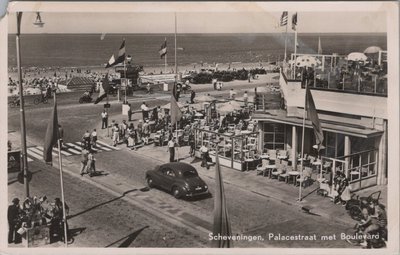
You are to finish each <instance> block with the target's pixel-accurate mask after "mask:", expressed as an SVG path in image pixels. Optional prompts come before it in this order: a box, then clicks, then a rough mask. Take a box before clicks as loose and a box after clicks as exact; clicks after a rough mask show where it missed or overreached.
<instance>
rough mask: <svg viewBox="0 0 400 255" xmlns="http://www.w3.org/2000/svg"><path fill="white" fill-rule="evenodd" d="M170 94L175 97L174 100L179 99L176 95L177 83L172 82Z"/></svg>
mask: <svg viewBox="0 0 400 255" xmlns="http://www.w3.org/2000/svg"><path fill="white" fill-rule="evenodd" d="M172 96H173V97H174V98H175V101H177V102H178V101H179V96H178V88H177V83H176V82H174V86H173V87H172Z"/></svg>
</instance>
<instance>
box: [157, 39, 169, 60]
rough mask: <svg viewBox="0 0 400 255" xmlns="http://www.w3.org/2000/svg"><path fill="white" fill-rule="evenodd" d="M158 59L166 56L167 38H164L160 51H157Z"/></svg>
mask: <svg viewBox="0 0 400 255" xmlns="http://www.w3.org/2000/svg"><path fill="white" fill-rule="evenodd" d="M158 54H160V58H163V57H164V56H165V55H166V54H167V38H165V41H164V43H163V44H162V45H161V49H160V50H159V51H158Z"/></svg>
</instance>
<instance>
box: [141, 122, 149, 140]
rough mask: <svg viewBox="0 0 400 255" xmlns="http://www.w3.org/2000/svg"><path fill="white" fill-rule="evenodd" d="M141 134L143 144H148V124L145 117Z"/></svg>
mask: <svg viewBox="0 0 400 255" xmlns="http://www.w3.org/2000/svg"><path fill="white" fill-rule="evenodd" d="M142 134H143V142H144V144H149V137H150V124H149V120H148V119H146V121H145V122H144V123H143V127H142Z"/></svg>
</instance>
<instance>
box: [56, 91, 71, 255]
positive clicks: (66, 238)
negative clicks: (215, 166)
mask: <svg viewBox="0 0 400 255" xmlns="http://www.w3.org/2000/svg"><path fill="white" fill-rule="evenodd" d="M56 104H57V97H56V92H55V91H54V105H56ZM56 128H57V130H58V127H56ZM59 136H60V134H58V136H57V143H58V164H59V170H60V183H61V202H62V209H63V221H64V243H65V247H68V233H67V216H66V213H65V199H64V181H63V170H62V156H61V141H60V137H59Z"/></svg>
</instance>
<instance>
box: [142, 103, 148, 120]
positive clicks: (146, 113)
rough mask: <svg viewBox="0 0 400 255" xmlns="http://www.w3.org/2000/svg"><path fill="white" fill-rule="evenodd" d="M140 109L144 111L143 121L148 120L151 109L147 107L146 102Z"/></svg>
mask: <svg viewBox="0 0 400 255" xmlns="http://www.w3.org/2000/svg"><path fill="white" fill-rule="evenodd" d="M140 109H142V116H143V120H146V119H147V118H149V108H148V107H147V105H146V103H145V102H143V103H142V105H141V106H140Z"/></svg>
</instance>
